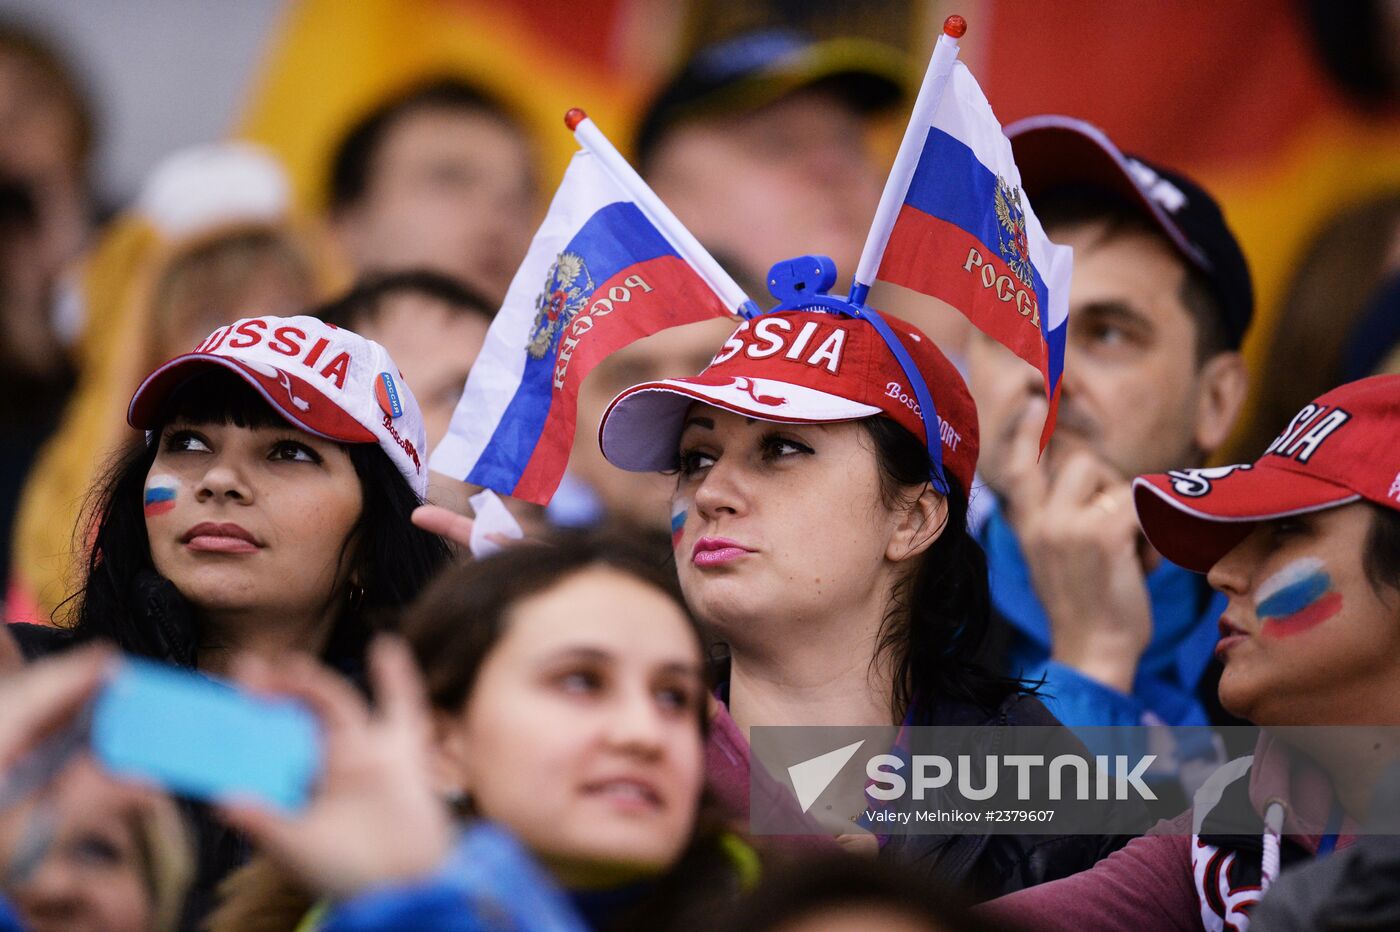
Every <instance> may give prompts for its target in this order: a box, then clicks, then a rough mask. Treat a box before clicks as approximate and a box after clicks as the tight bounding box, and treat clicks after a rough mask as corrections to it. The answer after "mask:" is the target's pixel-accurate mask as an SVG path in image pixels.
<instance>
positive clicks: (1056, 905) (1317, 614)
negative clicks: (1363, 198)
mask: <svg viewBox="0 0 1400 932" xmlns="http://www.w3.org/2000/svg"><path fill="white" fill-rule="evenodd" d="M1398 451H1400V376H1393V375H1392V376H1378V377H1375V378H1370V379H1364V380H1362V381H1360V382H1353V383H1350V384H1348V385H1344V386H1342V387H1341V388H1338V389H1335V390H1333V391H1331V392H1328V393H1327V394H1325V395H1323V396H1321V397H1320V398H1318V399H1317V400H1316V401H1314V402H1312V403H1311V404H1309V405H1307V406H1306V407H1304V408H1303V410H1302V411H1300V412H1298V415H1297V416H1296V417H1294V418H1293V420H1292V422H1290V423H1289V424H1288V426H1287V427H1286V428H1285V429H1284V431H1283V433H1281V434H1280V435H1279V437H1278V439H1276V440H1275V441H1274V442H1273V444H1271V445H1270V446H1269V448H1268V450H1267V451H1266V452H1265V454H1264V455H1263V457H1261V458H1260V459H1259V461H1258V462H1256V463H1253V464H1250V465H1241V466H1226V467H1219V468H1211V469H1184V470H1176V471H1173V472H1169V473H1166V474H1164V475H1155V476H1144V477H1141V478H1139V479H1138V480H1137V481H1136V498H1137V509H1138V517H1139V519H1140V520H1141V521H1142V526H1143V530H1144V531H1145V532H1146V533H1147V537H1148V539H1149V540H1150V541H1151V543H1152V545H1153V546H1154V547H1156V548H1157V549H1158V550H1159V551H1161V552H1162V554H1163V555H1165V556H1166V557H1167V558H1168V559H1170V560H1172V561H1173V562H1175V563H1178V564H1179V565H1181V566H1184V567H1187V568H1188V569H1194V570H1196V571H1197V572H1201V573H1207V574H1208V579H1209V581H1210V584H1211V585H1212V586H1213V587H1215V588H1216V589H1218V590H1219V591H1221V592H1223V593H1224V594H1225V595H1226V596H1228V597H1229V602H1228V605H1227V607H1226V610H1225V614H1224V616H1223V617H1222V618H1221V620H1220V635H1221V637H1220V644H1219V646H1218V647H1217V648H1216V651H1217V654H1218V655H1219V657H1220V658H1221V661H1222V662H1223V664H1224V667H1225V669H1224V673H1223V675H1222V676H1221V679H1220V700H1221V702H1222V704H1223V705H1224V706H1225V707H1226V708H1227V709H1229V710H1230V711H1231V712H1233V713H1234V714H1236V715H1239V716H1241V717H1243V718H1246V719H1248V720H1250V721H1251V722H1254V723H1255V724H1257V725H1262V726H1265V728H1266V729H1267V728H1270V727H1273V726H1293V725H1312V726H1337V725H1349V726H1394V725H1400V692H1397V690H1396V688H1395V684H1396V683H1397V682H1400V452H1398ZM1394 731H1395V729H1393V728H1392V729H1363V728H1356V729H1345V728H1316V729H1311V730H1288V731H1286V732H1283V731H1281V732H1275V733H1270V732H1269V731H1267V730H1266V731H1265V732H1264V733H1263V734H1262V736H1261V737H1260V739H1259V743H1258V745H1257V747H1256V749H1255V753H1254V755H1253V758H1252V759H1251V758H1242V759H1241V760H1238V761H1234V762H1232V763H1231V764H1229V765H1226V767H1224V768H1222V769H1221V771H1219V772H1218V773H1217V774H1216V776H1215V777H1212V778H1211V780H1210V781H1208V783H1207V784H1206V786H1205V787H1203V788H1202V790H1201V792H1200V793H1198V794H1197V797H1196V806H1195V807H1194V809H1193V810H1192V811H1190V812H1187V813H1186V814H1185V815H1183V816H1182V817H1180V818H1179V819H1177V820H1174V822H1172V823H1163V824H1162V825H1159V826H1158V827H1157V828H1156V829H1154V830H1153V832H1152V833H1151V834H1149V835H1148V836H1146V837H1144V838H1140V839H1137V840H1135V841H1133V842H1130V843H1129V844H1128V845H1127V846H1126V847H1125V848H1124V849H1123V850H1122V851H1120V852H1118V853H1116V854H1114V855H1113V856H1112V857H1110V858H1108V859H1107V860H1105V861H1104V862H1103V863H1101V864H1099V865H1098V866H1097V867H1095V868H1094V869H1093V870H1090V871H1087V872H1085V873H1083V874H1080V875H1078V876H1075V877H1070V878H1068V879H1066V880H1062V881H1060V882H1058V883H1053V884H1047V885H1045V886H1043V887H1038V888H1036V889H1034V890H1028V891H1025V892H1022V893H1018V894H1014V895H1012V896H1009V897H1007V898H1005V899H1004V900H999V901H997V902H996V903H993V904H991V905H990V906H989V907H987V912H988V914H990V915H992V916H993V917H994V918H998V919H1002V920H1006V921H1008V922H1012V923H1015V924H1024V925H1026V926H1027V927H1033V928H1037V929H1067V930H1068V929H1075V930H1078V929H1083V928H1087V927H1091V926H1092V925H1093V924H1094V923H1096V922H1101V921H1102V919H1103V917H1104V916H1112V917H1113V921H1114V923H1115V924H1116V925H1119V926H1122V927H1124V928H1135V929H1202V928H1204V929H1208V930H1223V929H1233V930H1237V932H1243V930H1244V929H1246V928H1247V927H1248V925H1249V913H1250V910H1251V909H1252V907H1253V905H1254V903H1255V902H1256V901H1258V900H1259V898H1260V896H1261V895H1262V892H1263V891H1267V890H1268V888H1269V886H1270V885H1271V884H1272V883H1273V881H1274V880H1275V879H1276V878H1277V876H1278V875H1279V872H1280V871H1281V870H1282V871H1287V870H1288V868H1289V867H1290V866H1291V865H1293V864H1298V863H1303V862H1307V861H1310V860H1312V859H1315V858H1317V857H1325V856H1326V855H1327V854H1329V853H1330V852H1331V851H1332V850H1333V849H1335V848H1345V847H1348V846H1349V845H1350V844H1351V843H1352V842H1353V841H1354V832H1355V829H1356V827H1357V825H1358V824H1360V823H1362V822H1363V821H1364V820H1365V819H1366V818H1367V816H1368V813H1369V810H1370V807H1371V804H1372V799H1371V793H1372V789H1373V787H1374V785H1375V783H1376V781H1377V779H1378V777H1379V776H1380V774H1381V772H1382V771H1383V770H1384V769H1385V768H1386V767H1387V766H1388V765H1389V764H1391V763H1393V762H1394V761H1395V760H1396V759H1397V758H1400V742H1397V741H1396V740H1395V739H1394V737H1393V733H1394ZM1227 811H1228V812H1230V813H1232V815H1231V817H1230V819H1231V821H1230V825H1229V828H1228V830H1222V829H1223V828H1224V824H1223V819H1224V816H1221V815H1219V813H1222V812H1227ZM1239 813H1244V814H1245V816H1244V819H1243V820H1242V819H1241V818H1240V816H1239ZM1244 823H1247V824H1244Z"/></svg>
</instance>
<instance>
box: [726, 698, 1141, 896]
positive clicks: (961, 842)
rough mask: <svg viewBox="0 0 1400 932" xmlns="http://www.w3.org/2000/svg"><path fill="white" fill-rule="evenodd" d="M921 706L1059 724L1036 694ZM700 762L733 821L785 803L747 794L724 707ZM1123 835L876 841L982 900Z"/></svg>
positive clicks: (740, 747)
mask: <svg viewBox="0 0 1400 932" xmlns="http://www.w3.org/2000/svg"><path fill="white" fill-rule="evenodd" d="M920 711H921V713H922V714H920V715H919V716H918V717H917V719H916V720H915V722H914V723H915V724H925V725H934V724H936V725H1040V726H1058V725H1059V722H1058V721H1057V720H1056V719H1055V717H1054V716H1053V715H1051V714H1050V713H1049V712H1048V711H1047V710H1046V708H1045V706H1043V705H1041V703H1040V701H1039V700H1038V699H1036V698H1035V697H1033V696H1028V695H1022V694H1016V695H1012V696H1009V697H1008V698H1007V699H1006V700H1005V701H1004V702H1003V703H1002V704H1001V707H1000V708H998V709H997V710H996V712H995V713H993V714H991V715H988V714H987V713H986V712H985V711H983V710H981V709H979V708H978V707H976V706H973V705H971V704H968V703H960V702H956V701H951V700H948V701H943V702H939V703H935V704H932V705H931V706H930V707H927V708H925V709H922V710H920ZM705 764H706V778H707V782H708V783H709V785H710V788H711V790H712V792H713V793H714V794H715V796H716V797H717V798H718V800H719V802H720V803H721V805H723V806H724V807H725V810H726V812H727V813H728V815H729V816H730V817H731V818H733V819H735V820H736V821H746V820H747V819H748V817H749V812H750V805H751V804H753V805H760V806H763V805H770V804H771V805H790V802H789V801H787V800H777V799H776V798H775V799H762V800H753V801H751V800H750V788H751V780H750V770H749V746H748V742H747V741H745V739H744V736H743V733H742V732H741V731H740V730H739V727H738V726H737V725H736V724H735V723H734V720H733V719H732V718H730V717H729V714H728V710H727V709H726V708H724V707H723V706H721V708H720V709H719V711H718V712H717V714H716V715H715V716H714V718H713V719H712V720H711V724H710V736H709V743H708V746H707V747H706V752H705ZM757 786H758V791H759V792H765V787H767V783H765V782H764V781H758V783H757ZM768 789H771V791H772V795H774V797H776V795H777V794H779V793H786V792H787V791H786V790H785V789H784V788H781V787H779V786H778V784H777V783H776V781H774V782H773V785H772V787H768ZM765 840H767V841H770V842H774V841H776V842H777V843H778V844H780V845H781V846H783V847H786V848H805V849H809V850H812V849H831V850H834V849H835V848H836V847H837V846H836V843H835V841H834V840H832V839H831V838H830V837H828V836H824V835H815V834H814V835H793V836H769V837H768V838H766V839H765ZM1127 841H1128V837H1127V836H1106V835H967V834H949V835H894V836H890V837H889V838H888V839H887V840H886V841H885V843H884V844H883V845H882V847H881V849H880V857H881V858H887V859H890V860H892V861H897V862H900V863H902V864H904V865H905V866H906V867H908V868H911V869H913V870H914V871H916V872H917V873H919V874H921V875H923V876H924V877H926V878H928V879H929V880H931V881H933V882H935V883H937V884H939V885H941V886H944V887H948V888H952V889H957V890H960V891H961V892H962V893H964V894H965V895H966V896H967V897H970V898H971V899H973V900H974V901H981V900H985V899H990V898H992V897H996V896H1001V895H1003V894H1006V893H1011V892H1013V891H1016V890H1021V889H1023V888H1025V887H1030V886H1034V885H1035V884H1038V883H1043V882H1045V881H1047V880H1055V879H1058V878H1060V877H1067V876H1069V875H1070V874H1074V873H1077V872H1079V871H1082V870H1087V869H1088V868H1089V867H1092V866H1093V865H1094V864H1095V863H1096V862H1097V861H1098V860H1099V859H1100V858H1103V857H1105V856H1106V855H1108V854H1110V853H1111V852H1113V851H1115V850H1117V849H1118V848H1120V847H1122V846H1123V845H1124V844H1126V843H1127Z"/></svg>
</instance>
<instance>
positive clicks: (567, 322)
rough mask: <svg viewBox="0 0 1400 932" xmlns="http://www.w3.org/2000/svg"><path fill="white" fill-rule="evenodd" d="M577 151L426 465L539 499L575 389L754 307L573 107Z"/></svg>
mask: <svg viewBox="0 0 1400 932" xmlns="http://www.w3.org/2000/svg"><path fill="white" fill-rule="evenodd" d="M565 122H566V124H567V125H568V127H569V128H570V129H571V130H573V131H574V135H575V138H577V139H578V141H579V143H580V144H581V145H582V147H583V148H582V149H581V150H580V151H579V152H577V153H575V154H574V157H573V160H572V161H571V162H570V164H569V168H568V170H567V171H566V172H565V173H564V179H563V181H561V182H560V184H559V189H558V191H557V192H556V193H555V195H554V200H553V202H552V203H551V204H550V207H549V213H548V214H547V215H546V216H545V219H544V222H543V223H542V224H541V225H540V229H539V231H538V232H537V233H536V234H535V239H534V241H533V242H532V243H531V244H530V249H529V252H528V253H527V254H526V256H525V261H524V262H522V263H521V265H520V269H519V270H518V271H517V272H516V273H515V278H514V279H513V280H512V281H511V284H510V289H509V291H508V292H507V293H506V298H505V302H504V304H502V306H501V310H500V312H499V313H498V314H497V315H496V319H495V320H494V321H493V322H492V324H491V329H490V330H489V331H488V332H487V335H486V342H485V344H484V345H483V347H482V350H481V355H480V356H479V357H478V359H477V362H476V364H475V365H474V366H473V367H472V371H471V376H470V377H469V378H468V380H467V387H466V390H465V391H464V392H463V394H462V398H461V400H460V401H459V402H458V403H457V409H456V411H455V412H454V413H453V415H452V423H451V426H450V427H449V429H448V432H447V436H446V437H444V438H443V440H442V442H441V443H440V444H439V445H438V447H437V449H436V450H434V451H433V455H432V459H431V460H430V462H429V466H430V467H431V468H432V469H433V470H435V471H437V472H440V473H444V474H446V475H450V476H453V477H455V478H458V479H462V480H464V481H466V482H471V483H474V484H476V485H480V486H484V487H486V488H489V489H493V490H494V491H496V492H499V493H501V494H503V495H513V496H515V497H517V498H522V499H525V500H526V501H530V502H534V503H536V504H539V505H543V504H546V503H547V502H548V501H549V500H550V498H551V497H552V496H553V495H554V492H555V490H556V489H557V488H558V487H559V481H560V479H561V478H562V477H563V475H564V468H565V466H566V465H567V464H568V459H569V450H570V449H571V447H572V446H573V438H574V429H575V421H576V417H577V409H578V392H579V386H580V385H581V384H582V383H583V379H584V377H585V376H587V375H588V373H589V372H590V371H591V370H592V369H593V367H594V366H595V365H597V363H598V362H599V361H601V360H602V359H603V358H604V357H606V356H607V355H608V354H609V353H611V352H613V351H615V350H618V349H620V348H622V347H624V346H626V345H628V344H629V343H632V342H633V341H635V340H638V339H640V338H642V337H645V336H648V335H650V334H653V333H656V332H658V331H661V330H664V329H666V328H668V327H675V326H679V325H681V324H688V323H693V322H695V321H699V320H706V319H708V318H711V317H727V316H734V315H741V316H751V315H752V314H754V313H757V308H756V306H755V305H754V304H753V302H752V301H750V300H749V299H748V297H747V296H745V294H744V293H743V291H742V290H741V289H740V288H739V286H738V285H737V284H736V283H735V282H734V280H733V279H732V278H730V276H729V275H728V274H727V273H725V272H724V270H723V269H722V268H721V267H720V266H719V263H717V262H716V261H715V260H714V258H713V257H711V256H710V255H709V253H707V252H706V251H705V249H704V248H703V247H702V246H701V245H700V243H699V242H698V241H697V240H696V239H695V237H694V236H692V235H691V234H690V232H689V231H688V230H686V229H685V227H683V226H682V225H681V224H680V221H678V220H677V219H676V218H675V215H674V214H672V213H671V211H670V210H669V209H668V208H667V207H666V206H665V205H664V204H663V203H662V202H661V200H660V199H659V198H658V197H657V196H656V194H655V193H654V192H653V191H652V190H651V189H650V188H649V187H648V186H647V185H646V183H645V182H644V181H643V180H642V179H641V177H640V176H639V175H638V174H637V173H636V172H635V171H634V170H633V169H632V167H631V166H630V165H628V164H627V161H626V160H625V159H624V158H623V157H622V156H621V154H620V153H618V151H617V150H616V149H615V148H614V147H613V146H612V144H611V143H610V142H608V140H607V138H606V137H605V136H604V135H603V134H602V132H601V131H600V130H599V129H598V128H597V127H596V126H594V124H593V122H592V121H591V120H589V119H588V117H587V116H586V115H585V114H584V113H583V111H582V110H570V111H569V113H568V115H567V116H566V117H565Z"/></svg>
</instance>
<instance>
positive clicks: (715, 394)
mask: <svg viewBox="0 0 1400 932" xmlns="http://www.w3.org/2000/svg"><path fill="white" fill-rule="evenodd" d="M697 401H698V402H701V403H703V404H707V405H710V406H712V407H716V408H721V409H723V410H725V411H733V412H734V413H736V414H742V415H744V416H745V417H751V418H756V419H757V420H760V421H775V422H778V423H786V424H822V423H830V422H837V421H854V420H858V419H860V418H864V417H871V416H872V415H876V414H882V413H884V412H883V411H881V409H879V408H876V407H874V406H873V405H867V404H861V403H860V402H858V401H851V400H850V399H848V398H842V397H840V396H838V395H832V394H829V393H827V392H823V391H818V390H817V389H814V388H807V387H806V386H803V385H794V384H792V383H791V382H779V381H776V380H773V379H760V378H747V377H739V378H733V377H729V376H709V377H706V376H696V377H694V378H689V379H666V380H663V381H660V382H644V383H642V384H641V385H634V386H632V387H631V388H629V389H627V391H625V392H623V393H622V394H620V395H618V396H617V397H616V398H614V399H613V401H612V403H611V404H610V405H608V410H607V411H606V412H605V413H604V414H603V419H602V421H601V422H600V423H599V424H598V444H599V446H601V447H602V450H603V456H605V457H606V458H607V459H608V461H609V462H611V463H612V464H613V465H614V466H617V467H619V468H621V469H626V470H629V471H631V472H660V471H662V470H666V469H673V468H674V467H675V465H676V448H677V446H678V445H679V442H680V437H681V431H682V429H683V428H684V426H685V424H684V420H685V413H686V411H688V410H689V409H690V406H691V405H692V404H694V403H696V402H697Z"/></svg>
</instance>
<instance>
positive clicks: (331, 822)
mask: <svg viewBox="0 0 1400 932" xmlns="http://www.w3.org/2000/svg"><path fill="white" fill-rule="evenodd" d="M239 672H240V675H239V678H240V679H241V680H242V681H243V682H244V683H246V684H247V685H248V686H249V687H251V688H253V689H256V690H259V691H261V692H269V693H276V694H280V695H285V696H291V697H293V698H296V699H300V700H302V701H303V702H305V703H306V704H307V705H308V706H310V708H311V709H312V711H313V712H315V713H316V715H317V717H318V718H319V719H320V721H321V725H322V728H323V738H324V742H325V743H324V760H323V770H322V774H321V779H320V782H319V785H318V786H317V788H316V790H315V793H314V795H313V796H312V799H311V802H310V803H309V804H308V805H307V807H306V808H305V810H303V811H302V812H300V813H297V814H295V815H288V814H284V813H280V812H277V811H274V810H272V809H269V808H266V807H263V806H261V805H257V804H249V803H242V802H235V801H229V802H228V803H227V804H225V805H223V806H222V807H220V815H221V816H222V817H223V818H224V819H225V820H226V821H227V822H228V823H229V824H230V825H232V826H234V827H235V828H238V829H240V830H242V831H243V832H245V833H247V834H248V835H249V836H251V837H252V838H253V839H254V841H255V842H256V843H257V844H258V845H259V846H261V847H262V848H263V850H264V851H266V853H267V854H269V855H270V856H271V857H273V858H274V859H275V860H277V861H279V862H280V863H282V864H285V865H286V866H287V867H289V868H290V869H291V870H293V871H295V872H296V873H297V874H299V875H300V876H301V877H302V879H303V880H305V881H306V882H307V883H308V884H310V885H312V886H314V887H315V888H317V889H318V890H321V891H323V892H325V893H329V894H331V895H333V896H339V897H344V896H349V895H351V894H354V893H357V892H359V891H361V890H364V889H366V888H368V887H372V886H378V885H382V884H387V883H393V882H395V881H404V880H410V879H413V878H417V877H422V876H425V875H427V874H429V873H431V872H432V871H433V869H434V868H436V867H437V866H438V865H439V864H440V863H441V862H442V860H443V859H444V858H445V857H446V854H447V851H448V848H449V846H450V843H451V838H452V834H453V829H452V824H451V819H450V817H449V814H448V811H447V809H446V807H445V806H444V805H443V804H442V802H441V801H440V800H439V799H438V798H437V796H436V794H435V793H434V792H433V785H432V779H431V775H430V772H429V764H428V753H429V751H428V749H429V741H430V737H431V718H430V714H429V711H428V704H427V698H426V695H425V693H424V687H423V680H422V676H421V675H420V674H419V672H418V668H417V666H416V665H415V664H414V661H413V657H412V655H411V654H410V653H409V650H408V648H407V646H406V645H405V644H404V643H403V642H402V641H400V640H399V639H397V638H394V637H389V636H380V637H379V638H377V639H376V640H375V642H374V644H373V645H372V647H371V648H370V679H371V683H372V685H373V688H374V694H375V698H376V701H377V707H376V708H375V709H374V710H373V711H371V710H370V708H369V707H368V706H367V705H366V703H365V701H364V699H362V698H361V697H360V695H359V694H358V693H357V692H356V691H355V689H354V688H353V687H352V686H351V685H350V684H349V683H348V682H346V681H345V680H344V679H342V678H341V677H340V676H338V675H337V674H335V673H334V672H332V671H331V670H329V669H327V668H326V667H324V666H322V665H321V664H320V663H318V662H317V661H315V660H313V659H312V658H310V657H305V656H303V657H297V658H295V659H293V660H290V661H288V662H287V663H285V664H282V665H279V666H277V667H275V668H274V667H269V666H267V665H266V664H264V663H261V662H259V661H256V660H249V661H247V662H245V663H244V664H243V666H242V668H241V670H240V671H239Z"/></svg>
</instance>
